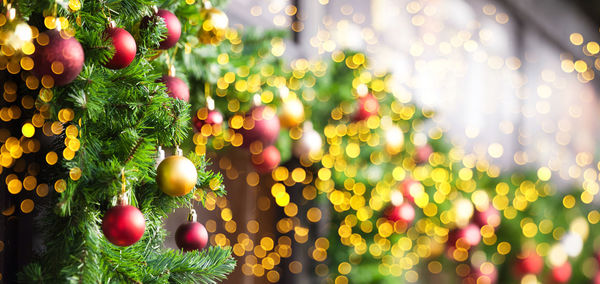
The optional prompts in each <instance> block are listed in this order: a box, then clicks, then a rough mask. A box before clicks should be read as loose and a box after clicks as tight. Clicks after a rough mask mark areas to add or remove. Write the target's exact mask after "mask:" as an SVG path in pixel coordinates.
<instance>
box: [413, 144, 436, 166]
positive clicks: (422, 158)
mask: <svg viewBox="0 0 600 284" xmlns="http://www.w3.org/2000/svg"><path fill="white" fill-rule="evenodd" d="M432 153H433V148H432V147H431V145H429V144H425V145H423V146H418V147H417V148H416V149H415V162H417V164H423V163H426V162H427V161H428V160H429V156H431V154H432Z"/></svg>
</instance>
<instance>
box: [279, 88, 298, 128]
mask: <svg viewBox="0 0 600 284" xmlns="http://www.w3.org/2000/svg"><path fill="white" fill-rule="evenodd" d="M285 90H287V88H285ZM288 93H289V90H287V91H284V92H282V99H283V103H282V104H281V111H280V113H279V122H280V123H281V126H282V127H286V128H292V127H295V126H298V125H300V123H302V122H303V121H304V106H303V105H302V102H301V101H300V100H299V99H298V98H296V97H290V96H288ZM284 94H285V95H284Z"/></svg>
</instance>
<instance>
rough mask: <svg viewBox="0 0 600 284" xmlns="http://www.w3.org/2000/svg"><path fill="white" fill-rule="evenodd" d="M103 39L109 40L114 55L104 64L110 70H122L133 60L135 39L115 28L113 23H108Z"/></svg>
mask: <svg viewBox="0 0 600 284" xmlns="http://www.w3.org/2000/svg"><path fill="white" fill-rule="evenodd" d="M104 36H105V39H110V41H111V43H112V45H113V47H114V50H115V53H114V54H113V56H112V57H111V58H110V60H109V61H108V62H106V63H105V64H104V66H106V67H107V68H110V69H123V68H125V67H127V66H129V64H131V62H133V59H134V58H135V53H136V49H137V46H136V44H135V39H133V36H131V34H130V33H129V32H128V31H126V30H124V29H121V28H117V27H116V26H115V23H114V22H112V21H111V22H110V24H109V27H108V28H107V29H106V30H104Z"/></svg>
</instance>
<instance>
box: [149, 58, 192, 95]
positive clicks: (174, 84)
mask: <svg viewBox="0 0 600 284" xmlns="http://www.w3.org/2000/svg"><path fill="white" fill-rule="evenodd" d="M157 82H161V83H164V84H165V86H166V87H167V94H168V95H169V97H171V98H175V99H179V100H183V101H185V102H189V101H190V89H189V88H188V85H187V84H186V83H185V82H184V81H183V80H181V79H179V78H177V77H175V68H174V67H173V66H171V68H169V73H168V74H166V75H163V76H162V77H160V79H158V80H157Z"/></svg>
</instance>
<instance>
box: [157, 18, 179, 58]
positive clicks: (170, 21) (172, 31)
mask: <svg viewBox="0 0 600 284" xmlns="http://www.w3.org/2000/svg"><path fill="white" fill-rule="evenodd" d="M156 15H157V16H159V17H161V18H163V19H164V20H165V25H166V26H167V33H166V37H165V39H163V40H162V41H161V42H160V46H159V47H158V48H159V49H169V48H171V47H173V46H175V45H176V44H177V41H179V37H180V36H181V22H179V19H177V16H175V14H173V13H171V12H170V11H167V10H164V9H160V10H158V13H156Z"/></svg>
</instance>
